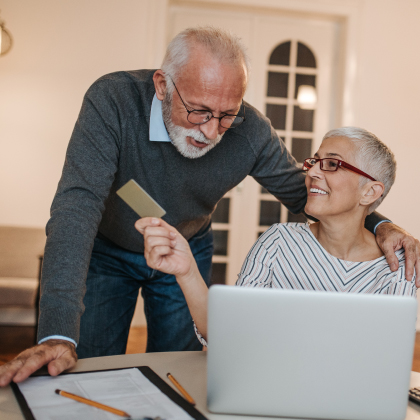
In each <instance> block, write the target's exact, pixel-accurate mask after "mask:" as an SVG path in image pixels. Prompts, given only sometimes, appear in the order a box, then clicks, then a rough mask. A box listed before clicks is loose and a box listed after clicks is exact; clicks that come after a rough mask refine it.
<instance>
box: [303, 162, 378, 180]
mask: <svg viewBox="0 0 420 420" xmlns="http://www.w3.org/2000/svg"><path fill="white" fill-rule="evenodd" d="M308 160H314V161H315V163H314V164H313V165H311V166H309V162H307V161H308ZM324 160H335V161H336V162H338V164H337V166H336V168H335V169H334V170H333V171H329V170H325V169H322V162H323V161H324ZM318 162H320V163H319V167H320V169H321V171H324V172H336V171H337V170H338V168H340V167H342V168H346V169H348V170H350V171H353V172H356V173H357V174H359V175H362V176H364V177H366V178H368V179H370V180H372V181H376V179H375V178H373V177H371V176H370V175H368V174H367V173H366V172H363V171H361V170H360V169H357V168H356V167H354V166H353V165H350V164H349V163H347V162H344V160H340V159H335V158H324V159H317V158H306V159H305V160H304V161H303V167H302V169H303V170H304V171H309V169H311V168H312V167H313V166H315V165H316V164H317V163H318Z"/></svg>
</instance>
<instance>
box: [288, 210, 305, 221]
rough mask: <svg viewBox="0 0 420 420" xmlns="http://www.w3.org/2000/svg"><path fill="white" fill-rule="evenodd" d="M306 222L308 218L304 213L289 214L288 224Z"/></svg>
mask: <svg viewBox="0 0 420 420" xmlns="http://www.w3.org/2000/svg"><path fill="white" fill-rule="evenodd" d="M306 220H307V219H306V216H305V215H304V214H303V213H299V214H293V213H290V212H289V213H288V215H287V221H288V222H295V223H305V222H306Z"/></svg>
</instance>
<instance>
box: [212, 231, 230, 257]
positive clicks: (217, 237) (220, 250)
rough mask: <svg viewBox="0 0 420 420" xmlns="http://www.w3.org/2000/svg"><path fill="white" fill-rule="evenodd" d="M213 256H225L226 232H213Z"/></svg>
mask: <svg viewBox="0 0 420 420" xmlns="http://www.w3.org/2000/svg"><path fill="white" fill-rule="evenodd" d="M213 238H214V255H227V242H228V231H227V230H213Z"/></svg>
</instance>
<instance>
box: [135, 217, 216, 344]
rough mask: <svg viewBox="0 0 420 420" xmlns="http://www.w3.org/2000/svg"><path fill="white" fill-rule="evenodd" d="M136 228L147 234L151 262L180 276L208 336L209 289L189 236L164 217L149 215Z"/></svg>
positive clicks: (146, 253) (200, 326)
mask: <svg viewBox="0 0 420 420" xmlns="http://www.w3.org/2000/svg"><path fill="white" fill-rule="evenodd" d="M135 228H136V229H137V230H138V231H139V232H140V233H141V234H142V235H143V236H144V256H145V258H146V261H147V265H148V266H149V267H151V268H153V269H155V270H159V271H162V272H164V273H167V274H173V275H174V276H175V277H176V281H177V282H178V284H179V286H180V287H181V290H182V292H183V293H184V296H185V300H186V301H187V305H188V308H189V310H190V313H191V316H192V318H193V319H194V322H195V324H196V326H197V329H198V330H199V331H200V333H201V335H202V336H203V338H204V339H207V295H208V289H207V285H206V283H205V282H204V280H203V278H202V277H201V274H200V271H199V270H198V267H197V264H196V262H195V259H194V256H193V254H192V252H191V249H190V246H189V244H188V242H187V240H186V239H185V238H184V237H183V236H182V235H181V234H180V233H179V232H178V231H177V230H176V229H175V228H174V227H173V226H171V225H169V224H168V223H166V222H165V221H164V220H162V219H156V218H151V217H145V218H142V219H139V220H137V222H136V224H135Z"/></svg>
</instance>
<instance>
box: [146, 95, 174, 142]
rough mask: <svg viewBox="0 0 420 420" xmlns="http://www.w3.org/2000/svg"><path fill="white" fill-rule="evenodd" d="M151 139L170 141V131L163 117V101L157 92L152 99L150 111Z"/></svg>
mask: <svg viewBox="0 0 420 420" xmlns="http://www.w3.org/2000/svg"><path fill="white" fill-rule="evenodd" d="M149 139H150V141H161V142H170V141H171V139H170V138H169V135H168V132H167V131H166V127H165V123H164V122H163V117H162V101H160V100H159V99H158V98H157V96H156V93H155V96H153V101H152V109H151V111H150V128H149Z"/></svg>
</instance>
